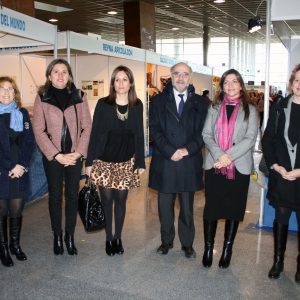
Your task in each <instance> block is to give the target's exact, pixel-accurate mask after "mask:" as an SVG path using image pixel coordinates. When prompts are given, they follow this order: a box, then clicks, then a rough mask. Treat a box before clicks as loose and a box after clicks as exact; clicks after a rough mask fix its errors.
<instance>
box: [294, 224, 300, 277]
mask: <svg viewBox="0 0 300 300" xmlns="http://www.w3.org/2000/svg"><path fill="white" fill-rule="evenodd" d="M295 281H296V282H297V283H300V227H298V257H297V271H296V274H295Z"/></svg>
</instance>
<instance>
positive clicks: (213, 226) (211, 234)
mask: <svg viewBox="0 0 300 300" xmlns="http://www.w3.org/2000/svg"><path fill="white" fill-rule="evenodd" d="M217 224H218V221H208V220H205V219H203V227H204V243H205V246H204V253H203V258H202V264H203V266H204V267H205V268H210V267H211V265H212V261H213V251H214V243H215V235H216V230H217Z"/></svg>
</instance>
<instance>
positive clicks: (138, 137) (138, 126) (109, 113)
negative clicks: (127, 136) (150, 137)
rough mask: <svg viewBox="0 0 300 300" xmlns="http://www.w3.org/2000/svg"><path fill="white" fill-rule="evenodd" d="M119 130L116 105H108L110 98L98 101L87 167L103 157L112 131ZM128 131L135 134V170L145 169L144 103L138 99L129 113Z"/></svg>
mask: <svg viewBox="0 0 300 300" xmlns="http://www.w3.org/2000/svg"><path fill="white" fill-rule="evenodd" d="M116 128H118V117H117V112H116V107H115V105H111V104H109V103H108V97H105V98H102V99H99V100H98V103H97V105H96V109H95V112H94V117H93V126H92V132H91V136H90V142H89V148H88V155H87V159H86V166H91V165H92V164H93V160H94V159H97V158H99V157H101V156H102V154H103V152H104V148H105V145H106V141H107V134H108V132H109V131H110V130H112V129H116ZM128 129H130V130H132V132H133V133H134V141H135V145H134V146H135V168H143V169H145V168H146V166H145V148H144V127H143V103H142V101H141V100H139V99H138V101H137V103H136V105H135V106H133V107H129V111H128Z"/></svg>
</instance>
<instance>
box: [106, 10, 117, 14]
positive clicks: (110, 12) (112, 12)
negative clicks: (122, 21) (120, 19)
mask: <svg viewBox="0 0 300 300" xmlns="http://www.w3.org/2000/svg"><path fill="white" fill-rule="evenodd" d="M107 14H108V15H117V14H118V13H117V12H116V11H114V10H111V11H109V12H108V13H107Z"/></svg>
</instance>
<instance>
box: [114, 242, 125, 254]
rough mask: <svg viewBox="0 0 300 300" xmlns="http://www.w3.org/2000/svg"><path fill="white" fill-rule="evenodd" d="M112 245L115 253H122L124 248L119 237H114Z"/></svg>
mask: <svg viewBox="0 0 300 300" xmlns="http://www.w3.org/2000/svg"><path fill="white" fill-rule="evenodd" d="M113 247H114V251H115V253H116V254H123V253H124V248H123V244H122V240H121V239H114V240H113Z"/></svg>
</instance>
